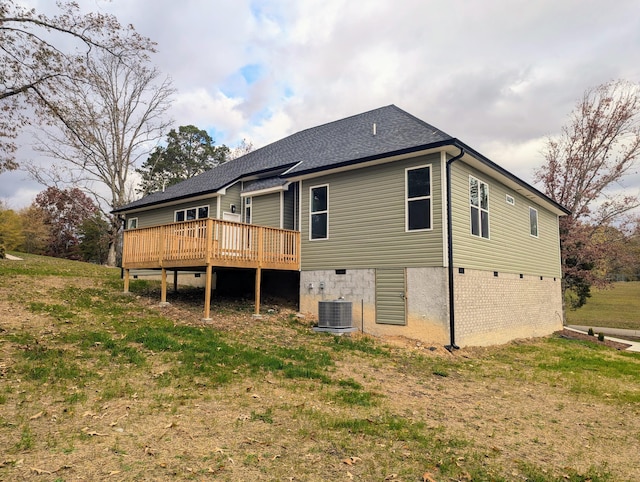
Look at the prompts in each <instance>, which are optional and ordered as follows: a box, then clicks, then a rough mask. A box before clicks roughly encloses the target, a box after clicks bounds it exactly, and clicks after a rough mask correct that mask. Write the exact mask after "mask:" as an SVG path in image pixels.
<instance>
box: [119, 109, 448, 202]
mask: <svg viewBox="0 0 640 482" xmlns="http://www.w3.org/2000/svg"><path fill="white" fill-rule="evenodd" d="M374 124H375V128H374ZM374 129H375V134H374ZM453 141H454V138H452V137H451V136H450V135H448V134H446V133H444V132H442V131H441V130H439V129H436V128H435V127H433V126H431V125H429V124H427V123H426V122H424V121H422V120H420V119H418V118H416V117H414V116H412V115H411V114H409V113H407V112H405V111H403V110H402V109H400V108H398V107H396V106H395V105H388V106H386V107H381V108H379V109H374V110H371V111H368V112H364V113H362V114H358V115H354V116H351V117H347V118H345V119H341V120H337V121H334V122H330V123H328V124H323V125H320V126H317V127H312V128H309V129H305V130H303V131H300V132H297V133H295V134H292V135H290V136H288V137H285V138H284V139H281V140H279V141H276V142H274V143H272V144H269V145H267V146H264V147H262V148H260V149H257V150H255V151H252V152H250V153H248V154H246V155H244V156H242V157H240V158H238V159H235V160H233V161H229V162H226V163H224V164H221V165H220V166H218V167H215V168H214V169H211V170H210V171H207V172H204V173H202V174H200V175H198V176H195V177H193V178H191V179H187V180H186V181H183V182H181V183H179V184H175V185H173V186H170V187H169V188H167V189H166V190H165V191H164V192H157V193H153V194H150V195H148V196H145V197H143V198H142V199H139V200H137V201H134V202H132V203H130V204H127V205H126V206H123V207H121V208H120V209H117V210H115V211H114V212H122V211H128V210H130V209H135V208H141V207H145V206H152V205H155V204H161V203H164V202H168V201H173V200H179V199H184V198H187V197H191V196H197V195H202V194H208V193H213V192H216V191H218V190H219V189H221V188H223V187H225V186H228V185H229V184H231V183H233V182H235V181H237V180H238V179H240V178H243V177H247V176H256V175H257V176H259V175H260V174H261V173H266V172H269V171H273V170H275V169H285V168H291V169H290V170H289V171H288V172H287V174H286V176H287V177H291V176H296V175H301V174H305V173H309V172H314V171H319V170H324V169H328V168H331V167H337V166H341V165H346V164H352V163H357V162H361V161H365V160H368V159H372V158H377V157H385V156H388V155H392V154H394V153H401V152H403V151H410V150H413V149H418V148H424V147H426V146H431V145H434V146H435V145H437V144H446V143H450V142H453Z"/></svg>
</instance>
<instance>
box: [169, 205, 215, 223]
mask: <svg viewBox="0 0 640 482" xmlns="http://www.w3.org/2000/svg"><path fill="white" fill-rule="evenodd" d="M208 217H209V206H200V207H197V208H189V209H182V210H180V211H176V212H175V214H174V220H175V222H176V223H180V222H182V221H193V220H195V219H202V218H208Z"/></svg>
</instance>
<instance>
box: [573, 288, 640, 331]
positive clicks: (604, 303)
mask: <svg viewBox="0 0 640 482" xmlns="http://www.w3.org/2000/svg"><path fill="white" fill-rule="evenodd" d="M567 323H568V324H570V325H586V326H603V327H609V328H627V329H630V330H640V281H631V282H619V283H613V285H612V286H611V287H610V288H608V289H604V290H592V294H591V298H589V299H588V300H587V303H586V304H585V305H584V306H583V307H581V308H578V309H577V310H569V311H567Z"/></svg>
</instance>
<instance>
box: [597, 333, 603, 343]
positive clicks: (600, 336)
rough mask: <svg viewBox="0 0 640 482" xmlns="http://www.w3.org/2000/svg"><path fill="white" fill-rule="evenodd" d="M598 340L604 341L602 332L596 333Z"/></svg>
mask: <svg viewBox="0 0 640 482" xmlns="http://www.w3.org/2000/svg"><path fill="white" fill-rule="evenodd" d="M598 341H604V333H598Z"/></svg>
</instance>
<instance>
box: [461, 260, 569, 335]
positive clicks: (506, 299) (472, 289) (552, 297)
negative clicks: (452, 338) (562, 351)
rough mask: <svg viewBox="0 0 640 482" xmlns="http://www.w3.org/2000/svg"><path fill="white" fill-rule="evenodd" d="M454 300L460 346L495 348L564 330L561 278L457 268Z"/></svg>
mask: <svg viewBox="0 0 640 482" xmlns="http://www.w3.org/2000/svg"><path fill="white" fill-rule="evenodd" d="M454 295H455V303H456V306H455V323H456V344H457V345H458V346H485V345H496V344H500V343H506V342H508V341H510V340H514V339H516V338H529V337H535V336H544V335H548V334H550V333H553V332H554V331H557V330H560V329H562V288H561V280H560V278H555V279H554V278H550V277H544V278H543V279H540V277H539V276H527V275H524V276H523V277H522V278H520V275H518V274H511V273H498V276H494V273H493V272H487V271H478V270H470V269H466V270H465V273H464V274H460V273H459V272H458V269H456V271H455V274H454Z"/></svg>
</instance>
